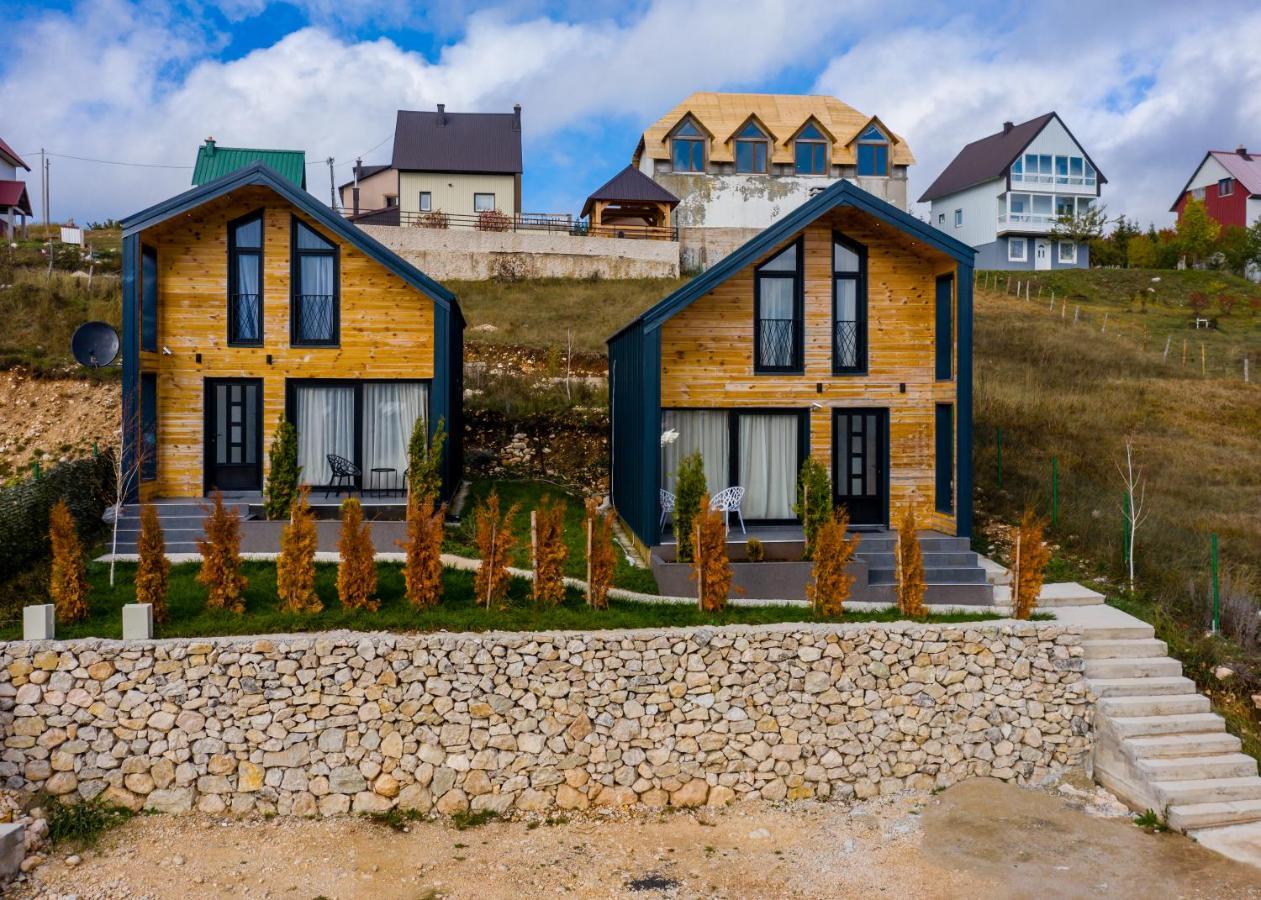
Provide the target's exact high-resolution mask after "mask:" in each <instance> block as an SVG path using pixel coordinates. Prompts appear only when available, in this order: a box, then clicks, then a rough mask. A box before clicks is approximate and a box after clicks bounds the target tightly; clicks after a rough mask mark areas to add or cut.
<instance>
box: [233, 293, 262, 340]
mask: <svg viewBox="0 0 1261 900" xmlns="http://www.w3.org/2000/svg"><path fill="white" fill-rule="evenodd" d="M258 299H259V298H258V294H233V295H232V302H231V303H229V304H228V341H229V342H231V343H233V344H248V343H254V342H256V341H259V340H261V339H262V335H261V334H260V333H259V332H260V328H259V315H258Z"/></svg>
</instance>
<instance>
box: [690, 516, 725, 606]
mask: <svg viewBox="0 0 1261 900" xmlns="http://www.w3.org/2000/svg"><path fill="white" fill-rule="evenodd" d="M693 528H694V530H695V535H694V540H695V556H696V561H695V562H694V563H693V565H692V578H693V579H694V580H695V581H696V593H697V602H698V603H699V605H700V608H701V610H702V611H703V612H719V611H721V610H723V609H726V607H727V595H728V594H730V593H731V559H730V557H728V556H727V523H726V521H725V520H724V518H723V514H722V513H720V512H718V511H717V510H713V509H710V508H709V495H708V494H703V495H702V496H701V508H700V513H699V514H698V515H697V516H696V520H695V523H694V525H693Z"/></svg>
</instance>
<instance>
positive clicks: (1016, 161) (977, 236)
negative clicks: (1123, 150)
mask: <svg viewBox="0 0 1261 900" xmlns="http://www.w3.org/2000/svg"><path fill="white" fill-rule="evenodd" d="M1107 180H1108V179H1107V178H1105V177H1104V175H1103V173H1102V172H1100V171H1099V168H1098V167H1097V166H1096V165H1095V162H1094V160H1092V159H1091V158H1090V154H1088V153H1087V152H1086V151H1085V150H1084V149H1083V148H1082V145H1081V144H1080V143H1078V141H1077V138H1075V137H1073V133H1072V132H1071V131H1069V130H1068V126H1066V125H1065V124H1064V122H1063V121H1062V120H1061V119H1060V117H1059V115H1058V114H1056V113H1055V112H1049V113H1045V114H1043V115H1041V116H1038V117H1037V118H1034V119H1030V120H1029V121H1027V122H1021V123H1020V124H1019V125H1016V124H1014V123H1012V122H1004V123H1003V127H1002V130H1001V131H997V132H995V133H994V134H991V135H987V136H985V137H983V138H981V139H979V140H976V141H973V142H972V143H970V144H968V145H967V146H966V147H964V148H963V149H962V150H960V151H959V154H958V155H957V156H956V157H955V158H954V159H953V160H951V162H950V165H948V166H946V168H945V169H944V170H943V171H942V173H941V174H940V175H938V176H937V179H936V180H935V181H934V182H933V183H932V184H931V185H929V188H928V190H926V191H925V192H924V193H923V195H922V196H921V197H920V198H919V202H920V203H929V204H931V211H930V218H931V221H932V224H933V225H934V226H935V227H936V228H938V229H940V230H941V231H944V232H945V233H946V234H948V235H950V236H951V237H953V238H955V239H957V240H961V241H963V242H964V243H965V244H968V245H970V246H972V247H975V248H976V250H977V259H976V266H977V268H978V269H1072V268H1086V267H1088V266H1089V265H1090V248H1089V245H1088V244H1087V243H1086V242H1085V241H1071V240H1056V239H1055V237H1054V234H1053V232H1054V231H1055V228H1056V225H1057V224H1058V223H1060V222H1061V221H1065V220H1069V219H1075V218H1079V217H1081V216H1083V215H1086V214H1087V213H1089V212H1090V210H1091V209H1092V208H1094V206H1095V204H1097V203H1098V202H1099V196H1100V192H1101V190H1102V188H1103V185H1104V184H1105V183H1107Z"/></svg>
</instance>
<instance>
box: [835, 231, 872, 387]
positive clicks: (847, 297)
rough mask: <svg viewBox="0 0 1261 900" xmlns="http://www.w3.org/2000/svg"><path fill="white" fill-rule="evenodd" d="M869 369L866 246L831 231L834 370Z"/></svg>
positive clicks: (839, 373)
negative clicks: (832, 233)
mask: <svg viewBox="0 0 1261 900" xmlns="http://www.w3.org/2000/svg"><path fill="white" fill-rule="evenodd" d="M866 371H867V248H865V247H864V246H863V245H862V244H858V243H855V242H854V241H851V240H849V239H848V238H846V237H843V236H842V235H839V234H834V235H832V372H833V373H834V374H836V375H847V374H860V373H863V372H866Z"/></svg>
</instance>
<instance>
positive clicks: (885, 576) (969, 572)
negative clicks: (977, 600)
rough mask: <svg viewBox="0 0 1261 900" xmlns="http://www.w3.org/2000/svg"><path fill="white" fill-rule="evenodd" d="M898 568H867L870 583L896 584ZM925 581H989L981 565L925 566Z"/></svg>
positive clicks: (980, 582) (954, 582)
mask: <svg viewBox="0 0 1261 900" xmlns="http://www.w3.org/2000/svg"><path fill="white" fill-rule="evenodd" d="M896 576H897V570H896V569H893V568H887V569H886V568H870V567H868V569H867V583H868V584H895V583H896ZM924 583H925V584H984V585H986V586H987V587H988V585H989V582H987V581H986V580H985V570H984V569H982V568H981V567H980V566H956V567H945V566H943V567H937V568H929V567H927V566H925V567H924Z"/></svg>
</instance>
